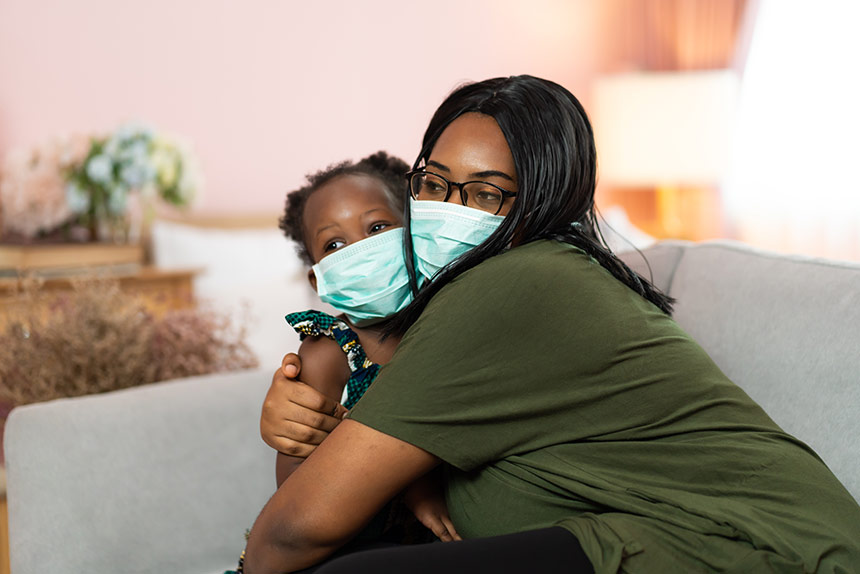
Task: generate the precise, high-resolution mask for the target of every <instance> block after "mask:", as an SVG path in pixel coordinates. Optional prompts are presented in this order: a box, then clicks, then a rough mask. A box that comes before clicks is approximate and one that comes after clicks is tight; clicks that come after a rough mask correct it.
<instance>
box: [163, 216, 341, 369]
mask: <svg viewBox="0 0 860 574" xmlns="http://www.w3.org/2000/svg"><path fill="white" fill-rule="evenodd" d="M151 234H152V253H153V260H154V263H155V265H157V266H158V267H160V268H163V269H200V273H199V274H198V275H197V276H196V277H195V280H194V294H195V296H196V297H197V298H198V299H200V300H201V301H202V302H203V303H205V304H209V305H211V306H212V307H214V308H215V309H218V310H221V311H224V312H227V313H229V314H230V315H231V316H232V317H234V319H235V320H237V321H239V320H242V318H243V317H246V318H247V319H246V321H245V325H246V326H247V335H248V337H247V342H248V344H249V346H250V347H251V349H252V350H253V351H254V353H255V354H256V355H257V357H258V358H259V360H260V366H261V367H263V368H265V369H270V368H271V370H272V371H273V372H274V370H275V369H276V368H277V367H278V365H279V364H280V362H281V358H282V357H283V356H284V354H285V353H288V352H293V351H295V350H296V349H298V346H299V337H298V335H297V334H296V333H295V331H293V329H292V327H290V326H289V325H288V324H287V322H286V321H284V315H286V314H287V313H291V312H293V311H303V310H305V309H320V310H323V311H331V309H330V308H328V307H327V306H326V305H323V304H322V302H320V300H319V299H318V298H317V296H316V293H314V291H313V289H311V287H310V285H309V284H308V280H307V269H306V267H305V265H304V264H303V263H302V262H301V261H300V260H299V258H298V256H297V255H296V251H295V243H294V242H293V241H291V240H288V239H287V238H285V237H284V235H283V233H282V232H281V231H280V230H279V229H278V228H277V227H275V225H274V224H273V225H272V228H271V229H211V228H203V227H195V226H191V225H185V224H180V223H174V222H168V221H155V222H154V223H153V225H152V229H151Z"/></svg>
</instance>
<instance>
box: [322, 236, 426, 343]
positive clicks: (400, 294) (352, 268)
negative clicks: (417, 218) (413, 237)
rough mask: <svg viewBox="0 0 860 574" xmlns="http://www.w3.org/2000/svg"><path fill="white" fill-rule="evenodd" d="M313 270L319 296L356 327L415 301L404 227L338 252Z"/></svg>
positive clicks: (327, 257)
mask: <svg viewBox="0 0 860 574" xmlns="http://www.w3.org/2000/svg"><path fill="white" fill-rule="evenodd" d="M313 271H314V275H316V279H317V294H318V295H319V297H320V299H321V300H323V301H324V302H326V303H328V304H329V305H331V306H332V307H334V308H335V309H337V310H338V311H340V312H341V313H343V314H344V315H346V317H347V319H349V320H350V322H351V323H353V324H354V325H357V326H364V325H371V324H373V323H377V322H379V321H381V320H383V319H385V318H387V317H390V316H392V315H394V314H395V313H397V312H398V311H400V310H401V309H403V308H404V307H406V305H408V304H409V302H410V301H412V292H411V291H410V289H409V276H408V274H407V273H406V264H405V260H404V259H403V228H397V229H392V230H390V231H384V232H382V233H379V234H378V235H373V236H371V237H368V238H367V239H362V240H361V241H359V242H357V243H353V244H352V245H348V246H346V247H344V248H343V249H340V250H339V251H335V252H334V253H332V254H331V255H328V256H326V257H323V258H322V259H321V260H320V262H319V263H317V264H316V265H314V266H313Z"/></svg>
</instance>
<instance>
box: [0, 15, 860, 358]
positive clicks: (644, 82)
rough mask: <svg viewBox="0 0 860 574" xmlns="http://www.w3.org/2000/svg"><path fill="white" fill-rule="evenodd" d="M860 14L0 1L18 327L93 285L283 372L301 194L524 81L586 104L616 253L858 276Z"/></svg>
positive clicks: (1, 291)
mask: <svg viewBox="0 0 860 574" xmlns="http://www.w3.org/2000/svg"><path fill="white" fill-rule="evenodd" d="M858 21H860V4H858V3H857V2H853V1H850V0H815V1H813V0H530V1H528V2H525V1H522V0H468V1H463V0H437V1H436V2H432V3H420V4H419V3H409V2H401V1H398V0H367V1H365V2H347V1H340V0H337V1H336V0H327V1H325V0H324V1H319V2H288V1H285V0H247V1H245V2H233V1H226V0H221V1H210V0H207V1H203V0H148V1H146V2H143V1H138V0H124V1H115V0H76V1H75V2H65V1H62V0H27V1H24V0H0V326H2V325H3V324H11V323H13V321H11V319H10V317H11V313H12V311H13V310H14V309H16V308H19V307H21V305H20V302H21V293H22V287H21V280H22V278H23V277H32V276H38V277H39V285H40V289H41V290H42V292H44V291H46V290H47V291H54V292H57V293H60V292H66V291H69V290H72V283H73V281H72V280H71V279H70V278H74V277H77V276H80V275H81V274H83V273H84V272H86V273H91V272H92V271H93V270H96V271H98V272H99V273H100V274H102V275H104V274H108V275H110V276H112V277H113V278H115V279H116V280H118V281H119V282H120V283H121V287H122V290H123V291H126V292H134V293H137V294H142V295H143V296H145V298H146V300H147V303H146V304H147V308H148V309H149V310H150V311H151V312H152V313H154V314H155V315H156V316H161V315H163V314H164V313H166V312H168V311H174V310H187V309H192V308H197V307H199V305H198V303H200V302H208V303H209V305H210V308H211V309H212V312H213V313H214V312H224V313H226V314H228V315H229V316H230V317H232V318H233V319H235V320H236V321H239V322H242V324H244V325H246V326H248V327H249V328H248V329H246V330H245V332H243V334H242V336H241V337H240V340H244V341H247V342H248V343H249V345H250V347H251V349H252V351H253V352H254V355H255V356H256V357H258V358H260V360H261V361H262V362H263V364H266V365H268V364H274V363H275V362H276V361H277V360H278V359H279V357H280V356H281V355H282V354H283V352H284V351H285V349H286V350H292V349H293V348H294V347H295V345H296V344H297V339H296V338H295V335H294V334H292V333H291V332H288V331H289V330H288V329H286V328H285V327H284V324H283V319H282V317H283V315H284V313H285V312H290V311H294V310H299V309H302V308H306V307H314V306H319V305H320V303H319V301H318V300H317V299H316V297H315V294H314V293H313V292H312V291H311V290H310V289H309V288H308V286H307V283H306V280H305V273H306V270H305V269H304V268H303V266H302V265H301V264H300V262H299V260H298V259H297V258H296V257H295V256H294V254H293V246H292V245H291V244H290V243H289V242H288V241H285V240H284V238H283V237H282V235H281V233H280V232H279V231H278V229H277V219H278V217H279V215H280V212H281V210H282V206H283V202H284V197H285V195H286V193H287V192H288V191H290V190H293V189H296V188H298V187H299V186H301V184H302V182H303V180H304V176H305V175H306V174H308V173H311V172H314V171H316V170H318V169H321V168H323V167H325V166H327V165H329V164H331V163H333V162H337V161H341V160H344V159H354V160H357V159H359V158H361V157H364V156H366V155H368V154H370V153H373V152H375V151H377V150H380V149H384V150H387V151H389V152H390V153H393V154H395V155H399V156H401V157H403V158H404V159H406V160H407V162H409V163H411V162H412V160H413V159H414V157H415V155H416V154H417V151H418V148H419V142H420V140H421V137H422V134H423V130H424V128H425V126H426V124H427V122H428V121H429V119H430V117H431V115H432V113H433V111H434V110H435V108H436V107H437V105H438V104H439V103H440V102H441V101H442V99H443V98H444V97H445V96H446V95H447V94H448V93H449V92H450V91H451V90H452V89H454V88H456V87H457V86H459V85H460V84H462V83H463V82H468V81H474V80H481V79H485V78H488V77H494V76H505V75H514V74H522V73H528V74H532V75H536V76H541V77H544V78H548V79H551V80H554V81H556V82H558V83H560V84H562V85H564V86H565V87H567V88H568V89H570V90H571V91H572V92H573V93H574V94H575V95H577V97H579V98H580V100H581V101H582V102H583V104H584V106H585V108H586V110H587V111H588V113H589V115H590V117H591V119H592V122H593V124H594V129H595V134H596V140H597V144H598V159H599V170H600V172H599V177H600V180H599V187H598V193H597V201H598V207H599V209H600V211H601V213H602V214H603V216H604V217H605V220H606V226H605V227H604V231H606V233H607V236H608V237H609V239H610V243H611V245H612V246H613V248H614V249H617V250H625V249H632V248H633V247H634V246H636V247H644V246H646V245H648V244H650V243H652V242H654V241H656V240H660V239H667V238H669V239H672V238H675V239H685V240H693V241H701V240H709V239H719V238H724V239H732V240H739V241H743V242H746V243H749V244H752V245H754V246H758V247H761V248H764V249H769V250H774V251H779V252H784V253H795V254H803V255H809V256H821V257H829V258H834V259H842V260H860V178H858V177H857V174H856V171H857V170H856V169H855V165H856V164H857V157H858V152H860V144H858V134H860V107H858V106H857V102H858V101H860V81H858V74H857V71H856V70H857V62H856V60H857V55H858V54H860V35H858V34H857V33H856V31H855V30H854V29H853V27H854V24H855V23H856V22H858ZM31 299H32V297H31ZM24 307H25V308H27V309H31V308H33V304H32V303H27V304H26V305H24ZM4 317H5V318H4ZM18 323H21V322H20V321H18ZM16 324H17V323H16ZM21 324H23V323H21ZM81 337H83V335H81ZM79 338H80V337H79ZM234 342H235V341H234ZM204 362H205V361H204ZM246 362H247V361H245V362H243V361H238V363H235V364H234V366H235V365H243V364H245V363H246ZM219 368H220V367H219ZM0 370H2V369H0ZM165 372H170V373H177V372H181V371H176V370H175V369H173V367H170V368H166V370H165ZM0 375H2V373H0Z"/></svg>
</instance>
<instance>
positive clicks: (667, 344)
mask: <svg viewBox="0 0 860 574" xmlns="http://www.w3.org/2000/svg"><path fill="white" fill-rule="evenodd" d="M763 335H764V334H763ZM350 418H352V419H354V420H356V421H359V422H361V423H363V424H365V425H367V426H370V427H372V428H374V429H377V430H379V431H381V432H383V433H386V434H388V435H391V436H394V437H396V438H399V439H401V440H404V441H406V442H409V443H411V444H413V445H415V446H418V447H420V448H422V449H424V450H426V451H428V452H430V453H432V454H434V455H436V456H437V457H439V458H440V459H442V460H443V461H444V462H445V463H446V465H445V468H446V475H447V476H446V497H447V501H448V508H449V512H450V514H451V517H452V519H453V521H454V524H455V526H456V527H457V530H458V532H459V533H460V534H461V535H463V536H464V537H479V536H492V535H498V534H506V533H511V532H518V531H523V530H528V529H535V528H541V527H547V526H552V525H561V526H563V527H565V528H567V529H568V530H569V531H570V532H572V533H573V534H574V535H575V536H576V537H577V538H578V539H579V541H580V543H581V544H582V546H583V548H584V550H585V552H586V554H587V555H588V557H589V559H590V560H591V562H592V563H593V565H594V567H595V570H596V571H597V572H617V571H623V572H654V573H665V572H710V571H714V570H719V571H727V572H744V573H745V572H759V571H764V572H813V571H815V572H857V571H860V507H858V504H857V502H855V501H854V499H853V498H852V497H851V495H850V494H849V493H848V492H847V491H846V490H845V488H844V487H843V486H842V485H841V484H840V483H839V482H838V481H837V479H836V478H835V477H834V476H833V474H832V473H831V472H830V470H829V469H828V468H827V467H826V466H825V465H824V463H823V462H821V460H820V459H819V458H818V457H817V455H816V454H815V453H814V452H813V451H812V450H811V449H810V448H809V447H807V446H806V445H805V444H803V443H802V442H800V441H798V440H796V439H795V438H793V437H791V436H790V435H787V434H786V433H785V432H783V431H782V430H781V429H780V428H779V427H778V426H777V425H776V424H775V423H774V422H773V421H772V420H771V419H770V418H769V417H768V416H767V415H766V414H765V413H764V411H763V410H762V409H761V408H760V407H759V406H758V405H757V404H756V403H754V402H753V401H752V400H751V399H750V398H749V397H748V396H747V395H746V393H744V392H743V391H742V390H741V389H740V388H739V387H737V386H736V385H735V384H733V383H732V382H731V381H730V380H728V379H727V378H726V376H725V375H724V374H723V373H722V372H721V371H720V369H719V368H718V367H717V366H716V365H715V364H714V363H713V362H712V361H711V359H710V358H709V357H708V355H707V354H706V353H705V352H704V351H703V350H702V349H701V347H699V345H698V344H696V343H695V341H693V340H692V339H691V338H690V337H689V336H688V335H687V334H686V333H685V332H684V331H683V330H682V329H681V328H680V327H678V325H677V324H676V323H675V322H674V321H673V320H672V319H671V318H670V317H667V316H666V315H665V314H663V313H662V312H660V310H659V309H657V308H656V307H655V306H653V305H652V304H651V303H649V302H647V301H646V300H645V299H643V298H642V297H641V296H639V295H638V294H636V293H634V292H633V291H632V290H631V289H629V288H628V287H627V286H625V285H623V284H622V283H621V282H619V281H618V280H616V279H615V278H614V277H612V276H611V274H609V273H608V272H607V271H606V270H605V269H603V268H602V267H601V266H600V265H598V264H597V263H596V262H595V261H594V260H593V259H591V258H589V257H588V256H587V255H585V254H584V253H583V252H582V251H580V250H578V249H576V248H574V247H571V246H569V245H566V244H563V243H559V242H555V241H549V240H547V241H538V242H534V243H530V244H527V245H524V246H521V247H517V248H514V249H512V250H510V251H508V252H506V253H504V254H502V255H499V256H496V257H493V258H491V259H489V260H487V261H485V262H483V263H482V264H480V265H478V266H477V267H475V268H474V269H472V270H470V271H468V272H466V273H464V274H462V275H461V276H460V277H458V278H457V279H456V280H454V281H452V282H451V283H450V284H449V285H447V286H445V287H444V288H443V289H442V290H441V291H440V292H439V293H438V294H437V295H436V296H435V297H434V298H433V300H432V301H431V302H430V304H429V305H428V306H427V308H426V309H425V311H424V313H423V314H422V316H421V317H420V318H419V320H418V321H417V322H416V323H415V324H414V325H413V326H412V327H411V328H410V329H409V331H408V332H407V333H406V336H405V337H404V338H403V341H402V342H401V344H400V346H399V347H398V349H397V352H396V353H395V355H394V357H393V358H392V360H391V362H390V363H389V364H388V365H386V366H385V367H383V369H382V371H381V372H380V374H379V377H378V378H377V380H376V381H375V382H374V383H373V385H371V387H370V388H369V389H368V391H367V393H366V394H365V395H364V397H363V398H362V399H361V400H360V401H359V402H358V404H357V405H356V406H355V407H354V408H353V410H352V412H351V413H350ZM840 567H841V568H842V570H840Z"/></svg>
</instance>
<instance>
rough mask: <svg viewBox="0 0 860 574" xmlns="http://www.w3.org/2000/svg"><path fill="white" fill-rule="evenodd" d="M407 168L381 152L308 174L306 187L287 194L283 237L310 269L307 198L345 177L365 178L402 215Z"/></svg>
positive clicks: (396, 158)
mask: <svg viewBox="0 0 860 574" xmlns="http://www.w3.org/2000/svg"><path fill="white" fill-rule="evenodd" d="M407 171H409V165H408V164H407V163H406V162H405V161H403V160H402V159H400V158H398V157H394V156H392V155H388V153H386V152H384V151H378V152H376V153H375V154H373V155H369V156H367V157H366V158H364V159H362V160H361V161H359V162H357V163H353V162H351V161H342V162H340V163H336V164H332V165H330V166H328V167H327V168H326V169H324V170H321V171H318V172H316V173H314V174H310V175H308V176H307V177H306V182H307V183H306V184H305V185H304V186H303V187H301V188H299V189H297V190H295V191H292V192H290V193H288V194H287V201H286V205H285V207H284V215H283V217H281V219H280V220H279V221H278V227H280V228H281V229H282V230H283V232H284V235H286V236H287V237H288V238H290V239H292V240H294V241H295V242H296V252H297V253H298V255H299V257H300V258H301V259H302V261H304V262H305V263H307V264H308V265H313V264H314V260H313V259H312V258H311V255H310V252H308V248H307V245H306V244H305V235H304V226H303V225H302V220H303V217H304V211H305V204H307V201H308V198H309V197H310V196H311V195H312V194H313V193H314V192H315V191H316V190H318V189H319V188H321V187H322V186H324V185H325V184H327V183H329V182H330V181H332V180H334V179H336V178H338V177H342V176H345V175H367V176H370V177H373V178H375V179H377V180H379V182H380V183H382V185H383V188H384V189H385V192H386V194H387V195H388V198H389V200H390V201H391V206H392V208H393V209H394V210H395V212H396V213H402V211H403V202H404V200H405V197H406V179H405V177H404V176H405V175H406V172H407Z"/></svg>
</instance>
